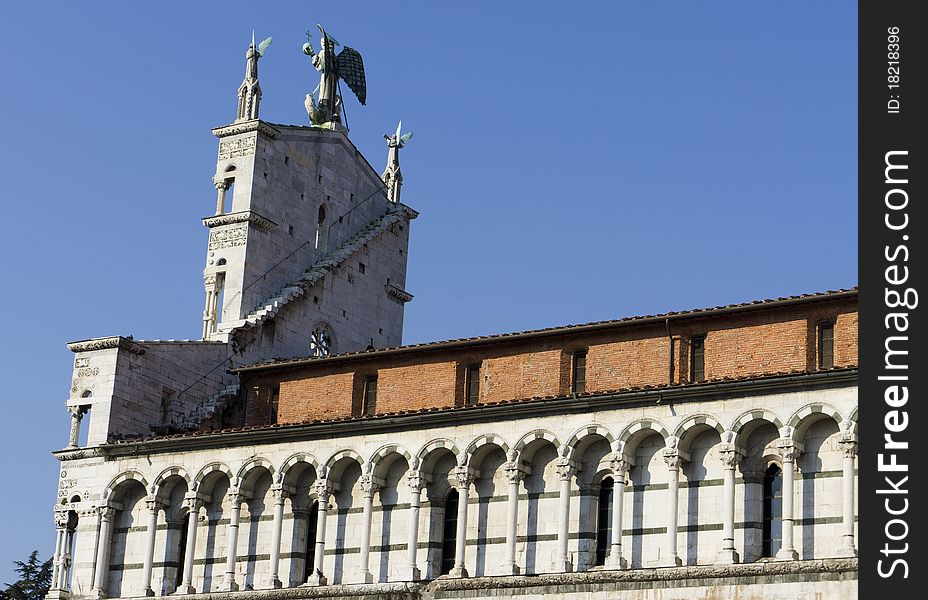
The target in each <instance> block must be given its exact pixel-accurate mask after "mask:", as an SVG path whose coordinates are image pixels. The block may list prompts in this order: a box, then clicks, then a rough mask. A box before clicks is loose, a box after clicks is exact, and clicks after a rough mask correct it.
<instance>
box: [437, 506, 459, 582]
mask: <svg viewBox="0 0 928 600" xmlns="http://www.w3.org/2000/svg"><path fill="white" fill-rule="evenodd" d="M457 531H458V491H457V490H451V491H450V492H448V497H447V498H446V499H445V516H444V520H443V523H442V529H441V571H440V574H441V575H447V574H448V573H450V572H451V569H453V568H454V551H455V545H456V541H457V539H456V538H457Z"/></svg>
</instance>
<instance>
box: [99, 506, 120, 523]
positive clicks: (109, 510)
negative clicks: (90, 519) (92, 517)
mask: <svg viewBox="0 0 928 600" xmlns="http://www.w3.org/2000/svg"><path fill="white" fill-rule="evenodd" d="M97 513H98V514H99V515H100V519H101V520H103V521H112V520H113V516H114V515H115V514H116V509H115V508H113V507H112V506H106V505H104V506H98V507H97Z"/></svg>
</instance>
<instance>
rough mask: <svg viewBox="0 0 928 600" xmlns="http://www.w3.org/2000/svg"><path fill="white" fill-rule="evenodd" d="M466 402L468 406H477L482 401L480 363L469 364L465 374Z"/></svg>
mask: <svg viewBox="0 0 928 600" xmlns="http://www.w3.org/2000/svg"><path fill="white" fill-rule="evenodd" d="M464 389H465V390H466V393H465V396H464V404H465V405H466V406H477V403H478V402H480V363H474V364H472V365H467V370H466V371H465V376H464Z"/></svg>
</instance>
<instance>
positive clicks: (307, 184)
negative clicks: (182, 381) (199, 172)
mask: <svg viewBox="0 0 928 600" xmlns="http://www.w3.org/2000/svg"><path fill="white" fill-rule="evenodd" d="M260 58H261V52H259V49H256V48H255V45H254V41H253V40H252V43H251V46H250V47H249V49H248V53H247V55H246V61H247V64H246V76H245V81H244V82H243V83H242V85H241V87H240V88H239V92H238V96H237V105H238V111H237V118H236V120H235V122H234V123H232V124H230V125H226V126H222V127H217V128H215V129H213V134H214V135H215V136H216V137H217V138H219V152H218V157H217V161H216V172H215V174H214V176H213V183H214V184H215V186H216V190H217V197H216V204H215V212H214V214H212V215H211V216H208V217H205V218H204V219H203V224H204V225H205V226H206V227H207V228H208V229H209V239H208V246H207V253H206V266H205V269H204V271H203V276H204V284H205V292H206V299H205V307H204V311H203V336H202V337H203V339H204V340H211V341H223V342H229V343H231V344H232V346H233V348H234V350H235V351H236V352H240V353H242V354H243V356H242V358H243V359H244V360H248V361H255V360H267V359H272V358H284V357H291V356H306V355H310V354H317V355H325V354H328V353H331V352H346V351H354V350H363V349H365V348H367V347H368V346H375V347H385V346H393V345H399V344H400V343H401V342H402V327H403V307H404V304H405V303H406V302H408V301H409V300H411V299H412V296H411V295H410V294H408V293H407V292H406V291H405V289H404V288H405V284H406V255H407V245H408V240H409V222H410V220H411V219H414V218H415V217H416V215H417V213H416V212H415V211H414V210H412V209H411V208H409V207H407V206H405V205H403V204H400V203H399V202H398V194H397V195H395V196H394V194H393V193H392V190H388V186H387V185H386V184H385V182H384V181H383V180H382V179H381V177H380V176H378V174H377V173H376V172H375V171H374V169H373V168H372V167H371V166H370V164H369V163H368V162H367V160H365V158H364V157H363V156H362V155H361V153H360V152H359V151H358V149H357V148H356V147H355V146H354V144H352V142H351V140H350V139H349V138H348V134H347V130H346V129H345V128H342V127H339V128H322V127H313V126H302V125H278V124H271V123H267V122H265V121H262V120H260V118H259V116H258V109H259V101H260V95H261V88H260V85H259V83H258V77H257V73H258V71H257V68H258V61H259V59H260ZM391 187H392V186H391Z"/></svg>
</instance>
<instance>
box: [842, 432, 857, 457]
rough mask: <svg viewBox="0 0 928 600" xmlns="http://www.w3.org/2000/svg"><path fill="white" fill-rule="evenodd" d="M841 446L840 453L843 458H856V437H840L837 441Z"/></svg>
mask: <svg viewBox="0 0 928 600" xmlns="http://www.w3.org/2000/svg"><path fill="white" fill-rule="evenodd" d="M838 445H839V446H841V452H842V453H843V454H844V457H845V458H854V457H855V456H857V437H856V436H853V435H842V436H841V439H840V440H839V441H838Z"/></svg>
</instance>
